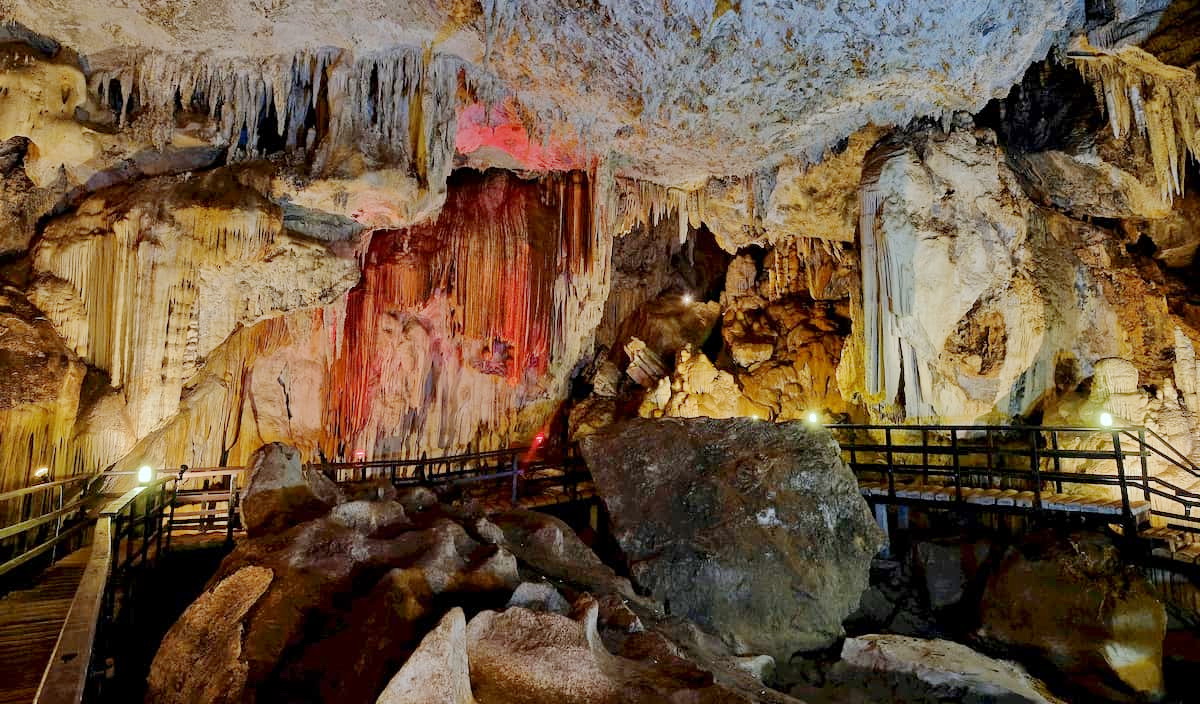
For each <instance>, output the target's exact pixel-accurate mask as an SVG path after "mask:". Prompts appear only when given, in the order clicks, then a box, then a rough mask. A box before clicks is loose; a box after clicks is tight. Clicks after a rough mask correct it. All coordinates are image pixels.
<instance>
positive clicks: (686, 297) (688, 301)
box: [683, 293, 692, 306]
mask: <svg viewBox="0 0 1200 704" xmlns="http://www.w3.org/2000/svg"><path fill="white" fill-rule="evenodd" d="M683 304H684V305H685V306H690V305H692V294H690V293H685V294H683Z"/></svg>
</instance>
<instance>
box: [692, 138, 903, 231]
mask: <svg viewBox="0 0 1200 704" xmlns="http://www.w3.org/2000/svg"><path fill="white" fill-rule="evenodd" d="M883 134H884V130H882V129H880V128H878V127H875V126H868V127H865V128H863V129H861V130H859V131H857V132H855V133H854V134H853V135H851V136H850V138H849V139H848V140H846V143H845V145H843V146H842V148H841V149H839V150H837V151H836V152H835V153H831V154H829V155H827V156H826V158H825V159H824V160H822V161H821V162H820V163H818V164H815V165H812V166H806V165H805V164H804V163H801V162H799V161H795V160H793V161H789V162H788V163H786V164H784V165H782V166H780V168H779V170H778V171H776V172H775V173H774V175H773V176H772V177H771V178H768V179H767V180H766V183H757V182H756V179H753V178H751V179H712V180H710V181H709V182H708V183H707V184H706V185H705V187H704V190H703V196H702V199H703V203H702V205H701V208H702V211H703V215H702V218H703V220H704V224H705V225H707V226H708V228H709V230H711V231H712V233H713V235H714V236H716V238H717V242H718V243H720V245H721V247H722V248H723V249H725V250H726V251H729V252H734V251H737V250H738V249H740V248H742V247H745V246H747V245H751V244H760V245H765V244H777V243H780V242H787V241H791V240H794V239H796V238H805V237H808V238H820V239H826V240H839V241H843V242H853V241H854V228H855V225H857V224H858V223H857V220H858V183H859V181H860V180H861V179H862V163H863V157H864V156H865V155H866V153H867V150H868V149H870V148H871V147H873V146H874V145H875V143H876V142H877V141H879V138H880V137H882V136H883ZM758 180H761V177H760V179H758Z"/></svg>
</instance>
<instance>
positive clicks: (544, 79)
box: [0, 0, 1165, 187]
mask: <svg viewBox="0 0 1200 704" xmlns="http://www.w3.org/2000/svg"><path fill="white" fill-rule="evenodd" d="M1164 4H1165V3H1163V2H1161V0H1122V1H1121V2H1116V3H1092V2H1085V0H1016V1H1013V0H970V1H967V2H956V3H945V2H935V1H928V0H894V1H892V2H877V1H875V0H836V1H835V0H821V1H818V2H788V1H786V0H742V1H741V2H734V1H731V0H594V1H590V2H585V1H582V0H573V1H572V0H483V1H482V2H476V1H474V0H410V1H408V2H385V1H383V0H351V1H349V2H337V3H330V2H324V1H323V0H250V1H249V2H246V1H244V0H123V1H121V2H101V1H96V0H8V2H0V11H3V12H0V15H7V16H9V17H11V18H12V19H13V20H15V21H16V22H18V23H20V24H21V25H24V26H25V27H28V28H29V29H30V30H32V31H35V32H38V33H41V34H44V35H45V36H50V37H54V38H55V39H56V40H58V41H61V42H62V43H63V44H64V45H65V46H68V47H70V48H71V49H73V50H75V51H77V52H79V54H80V55H81V56H82V57H84V59H85V61H87V62H90V64H91V65H92V66H93V67H94V66H111V65H114V64H120V63H121V62H125V61H128V62H132V61H140V60H143V59H144V57H145V56H146V55H147V54H148V53H166V54H176V53H180V52H199V53H202V54H204V55H205V56H207V57H219V58H220V59H221V60H225V61H239V62H245V63H246V65H247V66H253V65H254V64H255V62H265V61H268V60H272V57H274V59H275V60H277V59H278V58H279V57H287V56H289V55H293V54H294V53H295V52H297V51H302V50H309V51H311V50H314V49H317V48H320V47H335V48H338V49H342V50H348V51H350V52H353V53H354V55H356V56H362V55H365V54H369V53H371V52H376V51H386V50H391V49H394V48H395V47H397V46H409V47H421V48H425V49H427V50H428V52H429V53H428V54H427V55H434V54H441V55H445V56H451V57H455V58H456V59H460V60H462V61H463V65H464V66H466V67H469V68H470V70H471V71H473V72H477V73H479V74H480V75H487V76H488V77H489V79H498V80H497V81H495V85H496V86H497V88H496V90H498V91H499V93H500V94H502V95H503V96H504V98H505V99H511V100H512V101H513V103H512V104H514V105H517V106H519V113H520V115H521V118H522V120H523V121H524V122H526V123H528V124H531V125H536V128H535V129H536V131H537V132H538V133H539V135H540V136H542V137H544V138H545V137H546V136H547V135H555V136H557V137H558V138H559V141H560V142H561V143H565V144H568V145H570V146H569V148H570V149H572V150H574V151H577V152H585V153H586V154H587V155H589V156H596V155H604V156H610V157H612V159H613V161H614V163H615V164H616V165H617V170H618V171H619V172H620V173H621V174H622V175H626V176H632V177H637V178H642V179H646V180H650V181H654V182H656V183H661V184H664V185H673V186H685V187H688V186H693V187H694V186H696V185H698V184H699V183H702V182H703V180H704V179H706V178H707V177H710V176H714V175H715V176H722V175H733V174H737V175H744V174H752V173H755V172H757V171H762V170H764V169H771V168H772V167H774V166H778V165H779V164H780V163H782V162H784V161H786V160H788V159H797V160H800V161H815V160H817V159H819V158H820V157H821V156H822V154H823V153H824V152H825V151H826V150H827V149H828V148H829V147H831V146H833V145H835V144H836V143H837V142H838V141H839V140H841V139H843V138H845V137H846V136H848V135H849V134H850V133H852V132H854V131H855V130H857V129H858V128H860V127H862V126H863V125H866V124H868V123H874V124H877V125H895V124H904V123H906V122H908V121H909V120H911V119H912V118H914V117H920V116H934V117H944V116H948V115H950V114H952V113H953V112H954V111H959V110H967V111H972V112H975V111H978V110H979V109H980V108H981V107H983V105H984V104H985V103H986V102H987V101H988V100H989V99H991V98H993V97H998V96H1001V95H1003V94H1005V93H1006V92H1007V91H1008V90H1009V88H1010V87H1011V86H1012V85H1013V84H1014V83H1015V82H1016V81H1017V80H1019V78H1020V77H1021V75H1022V73H1023V72H1024V71H1025V69H1026V68H1027V67H1028V66H1029V65H1030V64H1031V63H1032V62H1034V61H1037V60H1040V59H1041V58H1043V57H1044V56H1045V55H1046V53H1047V51H1048V50H1049V49H1050V48H1051V47H1052V46H1056V45H1057V46H1063V45H1065V42H1066V40H1067V39H1068V38H1069V36H1070V35H1071V34H1072V33H1078V32H1080V31H1084V30H1088V29H1092V30H1096V28H1097V27H1100V28H1102V30H1103V28H1104V27H1107V30H1103V31H1101V36H1103V37H1105V38H1107V39H1110V40H1120V39H1121V32H1120V31H1119V28H1120V27H1121V26H1122V23H1128V22H1131V21H1134V20H1136V19H1137V18H1143V20H1144V18H1145V17H1146V16H1147V15H1148V14H1149V15H1154V14H1155V12H1156V11H1159V10H1161V9H1162V6H1163V5H1164ZM1097 6H1102V7H1101V9H1097ZM1151 26H1152V25H1151ZM1113 27H1116V28H1118V29H1117V30H1114V29H1113ZM189 61H190V60H189ZM495 97H497V96H495V95H492V96H491V98H493V99H494V98H495ZM568 161H569V160H568ZM538 163H539V164H542V165H545V164H546V163H547V160H545V159H543V160H541V161H540V162H538ZM549 163H550V164H551V165H553V164H554V160H553V159H551V160H549ZM535 165H537V164H535Z"/></svg>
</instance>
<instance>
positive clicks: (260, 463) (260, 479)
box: [241, 443, 403, 537]
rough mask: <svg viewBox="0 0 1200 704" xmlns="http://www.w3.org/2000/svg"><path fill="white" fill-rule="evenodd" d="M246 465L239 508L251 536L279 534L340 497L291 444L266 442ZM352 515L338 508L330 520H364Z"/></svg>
mask: <svg viewBox="0 0 1200 704" xmlns="http://www.w3.org/2000/svg"><path fill="white" fill-rule="evenodd" d="M249 466H250V481H249V483H248V484H247V486H246V490H245V493H244V494H243V496H242V502H241V508H242V525H243V526H244V527H245V529H246V532H247V533H248V534H249V535H250V536H251V537H255V536H259V535H264V534H267V533H278V532H280V531H283V530H286V529H288V528H290V527H292V526H293V525H296V524H298V523H303V522H305V521H309V520H312V519H314V518H318V517H320V516H323V515H325V514H326V513H328V512H329V509H331V508H333V506H334V504H336V503H338V501H339V500H340V498H341V491H340V490H339V489H338V487H337V485H335V484H334V483H333V482H332V481H330V480H329V479H328V478H326V477H325V475H323V474H321V473H320V472H318V471H316V470H313V469H309V468H308V467H305V466H304V465H302V464H301V462H300V453H299V452H297V451H296V449H295V448H293V447H288V446H286V445H283V444H281V443H273V444H271V445H266V446H264V447H263V448H262V449H260V450H259V451H258V452H256V453H255V454H254V456H253V457H252V458H251V460H250V465H249ZM348 506H349V505H348ZM397 508H399V507H398V506H397ZM352 516H353V508H352V507H350V508H346V507H339V510H338V512H337V514H336V515H335V516H334V517H333V520H335V521H337V522H338V523H340V524H342V525H345V526H347V527H356V524H358V523H361V522H364V521H359V520H354V521H351V520H350V519H351V518H352ZM400 516H403V511H402V510H401V511H400ZM367 532H370V531H367Z"/></svg>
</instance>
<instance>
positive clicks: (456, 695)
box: [376, 607, 475, 704]
mask: <svg viewBox="0 0 1200 704" xmlns="http://www.w3.org/2000/svg"><path fill="white" fill-rule="evenodd" d="M376 704H475V698H474V697H473V696H471V672H470V669H469V668H468V666H467V620H466V618H465V617H464V616H463V612H462V609H460V608H457V607H456V608H453V609H451V610H450V611H448V612H446V615H445V616H443V617H442V620H441V622H440V623H438V625H437V628H435V629H433V630H432V631H430V632H429V633H428V634H426V636H425V637H424V638H423V639H422V640H421V644H420V645H419V646H417V649H416V650H415V651H413V654H412V655H411V656H409V658H408V660H407V661H405V663H404V667H402V668H400V672H397V673H396V676H395V677H393V678H392V681H391V682H388V686H387V687H386V688H385V689H384V690H383V694H380V695H379V699H378V701H377V702H376Z"/></svg>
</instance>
